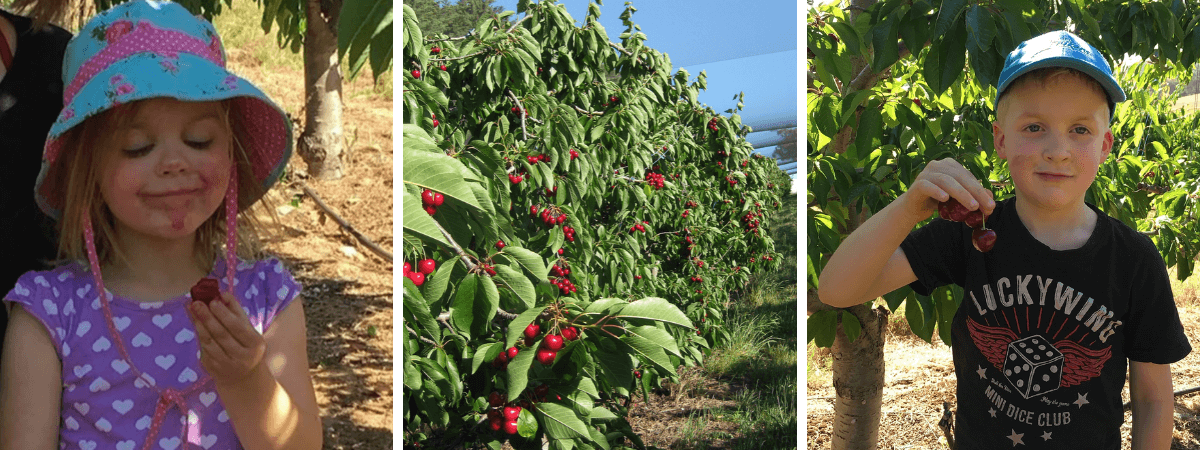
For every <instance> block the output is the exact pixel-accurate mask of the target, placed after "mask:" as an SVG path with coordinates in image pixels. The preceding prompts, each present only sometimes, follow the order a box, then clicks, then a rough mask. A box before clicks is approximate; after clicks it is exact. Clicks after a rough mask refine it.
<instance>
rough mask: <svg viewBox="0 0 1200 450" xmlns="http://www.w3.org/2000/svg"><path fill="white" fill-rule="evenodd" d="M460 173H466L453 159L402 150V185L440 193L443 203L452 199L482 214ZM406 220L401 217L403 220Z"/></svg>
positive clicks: (408, 149) (407, 148)
mask: <svg viewBox="0 0 1200 450" xmlns="http://www.w3.org/2000/svg"><path fill="white" fill-rule="evenodd" d="M406 144H407V142H406ZM463 172H469V171H468V170H467V168H466V167H464V166H463V165H462V163H461V162H459V161H458V160H457V159H454V158H451V157H449V156H446V155H443V154H434V153H429V152H423V151H416V150H410V147H409V146H408V145H405V146H404V183H405V184H406V185H413V186H416V187H417V188H418V189H431V190H433V191H437V192H441V193H442V194H445V196H446V197H447V198H446V201H450V200H451V199H454V200H457V201H459V202H462V203H464V204H466V205H467V206H470V207H472V208H473V209H475V211H476V212H478V213H483V212H484V209H483V207H482V206H480V205H479V203H478V202H477V201H476V199H475V194H474V193H472V192H471V188H470V187H468V186H467V181H466V180H465V179H463V176H462V173H463ZM443 206H444V205H443ZM407 218H408V217H407V216H405V219H407ZM406 221H407V220H406Z"/></svg>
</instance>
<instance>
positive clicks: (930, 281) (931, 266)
mask: <svg viewBox="0 0 1200 450" xmlns="http://www.w3.org/2000/svg"><path fill="white" fill-rule="evenodd" d="M969 229H970V228H968V227H966V226H963V224H961V223H959V222H951V221H949V220H943V219H941V218H935V219H933V221H932V222H929V223H928V224H926V225H925V226H923V227H921V228H918V229H916V230H913V232H911V233H909V234H908V237H906V238H904V242H902V243H900V249H901V250H904V256H905V257H907V258H908V264H909V266H911V267H912V271H913V274H915V275H916V276H917V281H914V282H912V283H911V284H909V287H912V288H913V290H914V291H916V292H917V293H918V294H921V295H929V294H930V293H932V292H933V290H934V289H935V288H937V287H939V286H945V285H947V284H958V285H962V284H963V282H964V280H965V277H966V270H965V269H966V265H965V264H963V255H964V254H965V253H964V252H965V250H966V247H964V245H966V246H970V245H971V233H969V232H967V230H969Z"/></svg>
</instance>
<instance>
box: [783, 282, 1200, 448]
mask: <svg viewBox="0 0 1200 450" xmlns="http://www.w3.org/2000/svg"><path fill="white" fill-rule="evenodd" d="M1171 278H1172V280H1171V281H1172V290H1173V292H1174V293H1175V303H1176V305H1177V306H1178V307H1179V314H1180V317H1181V319H1182V320H1183V326H1184V329H1186V330H1189V334H1191V331H1192V330H1197V329H1200V274H1193V275H1192V276H1191V277H1189V278H1188V279H1187V280H1185V281H1184V282H1179V281H1178V280H1175V271H1174V269H1172V270H1171ZM885 335H886V344H885V349H884V361H885V365H886V369H885V370H886V375H885V377H886V378H885V379H884V384H885V387H884V390H883V414H882V415H881V416H880V427H879V448H880V449H945V448H947V447H946V441H945V438H944V436H943V434H942V431H941V429H939V428H938V420H940V419H941V416H942V402H950V407H951V409H956V406H955V404H954V389H955V385H956V383H955V378H954V365H953V361H952V359H951V355H950V347H948V346H946V345H945V344H943V343H942V342H941V341H940V340H938V339H937V337H934V340H933V344H929V343H926V342H925V341H922V340H921V339H920V338H918V337H916V336H915V335H913V333H912V331H910V330H909V328H908V322H906V321H905V320H904V313H903V307H901V309H899V310H898V311H897V312H895V313H893V314H891V315H890V316H889V317H888V327H887V330H886V331H885ZM1192 346H1193V351H1192V353H1191V354H1190V355H1188V357H1187V358H1184V359H1183V360H1182V361H1180V362H1178V363H1175V364H1172V365H1171V374H1172V378H1173V382H1174V390H1176V391H1180V390H1183V389H1187V388H1191V387H1196V386H1200V341H1197V340H1196V339H1195V338H1192ZM807 350H808V353H807V355H808V356H807V361H806V363H807V378H808V390H807V393H806V394H805V395H806V397H807V403H808V410H807V416H808V424H807V434H808V448H810V449H825V448H830V444H831V439H832V437H831V436H832V434H833V419H834V415H833V404H834V396H835V394H834V390H833V386H832V385H831V380H832V372H831V360H830V352H829V349H818V348H816V346H814V345H812V344H811V343H810V344H809V345H808V349H807ZM1121 397H1122V401H1124V402H1128V401H1129V388H1128V386H1126V387H1125V389H1124V390H1123V391H1122V394H1121ZM1131 421H1132V416H1131V414H1130V413H1129V412H1126V413H1125V423H1124V425H1123V426H1122V427H1121V435H1122V439H1123V443H1122V447H1121V448H1122V449H1126V450H1128V449H1129V448H1130V441H1129V433H1130V424H1131ZM1171 448H1172V449H1176V450H1178V449H1188V450H1194V449H1200V393H1197V394H1188V395H1184V396H1180V397H1176V399H1175V435H1174V439H1173V442H1172V444H1171Z"/></svg>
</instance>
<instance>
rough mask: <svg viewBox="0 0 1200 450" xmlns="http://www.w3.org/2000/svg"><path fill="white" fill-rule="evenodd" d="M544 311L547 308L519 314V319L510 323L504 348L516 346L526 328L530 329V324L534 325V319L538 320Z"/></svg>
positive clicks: (528, 310) (540, 307) (543, 307)
mask: <svg viewBox="0 0 1200 450" xmlns="http://www.w3.org/2000/svg"><path fill="white" fill-rule="evenodd" d="M544 309H546V307H545V306H538V307H536V308H529V309H527V310H525V312H523V313H521V314H518V315H517V318H516V319H513V321H512V322H509V323H508V334H507V335H505V337H504V348H509V347H512V346H513V345H515V344H516V343H517V339H520V338H521V337H522V333H524V332H525V327H528V326H529V324H531V323H533V321H534V319H537V317H538V316H539V315H541V314H542V310H544ZM531 353H532V352H531Z"/></svg>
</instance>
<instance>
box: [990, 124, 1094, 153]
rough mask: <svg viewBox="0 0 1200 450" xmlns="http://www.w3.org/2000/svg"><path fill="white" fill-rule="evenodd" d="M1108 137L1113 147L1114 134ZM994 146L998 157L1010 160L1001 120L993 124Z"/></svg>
mask: <svg viewBox="0 0 1200 450" xmlns="http://www.w3.org/2000/svg"><path fill="white" fill-rule="evenodd" d="M1108 136H1109V140H1108V142H1109V146H1112V133H1109V134H1108ZM992 146H993V147H995V148H996V156H999V157H1000V159H1008V156H1007V155H1006V153H1007V152H1006V151H1005V149H1004V130H1003V129H1002V128H1000V121H999V120H997V121H995V122H992Z"/></svg>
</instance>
